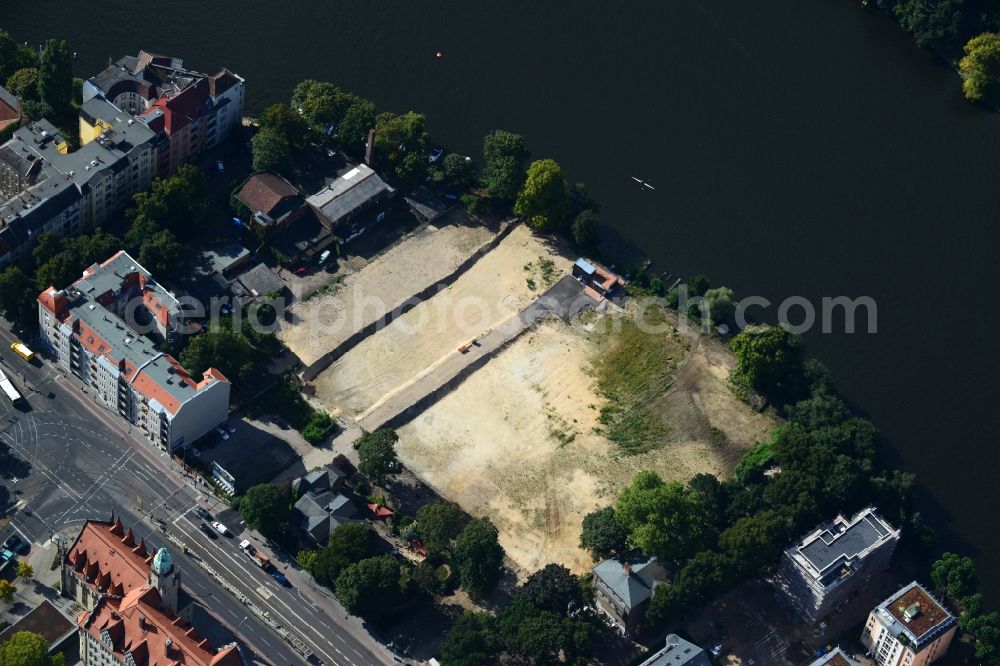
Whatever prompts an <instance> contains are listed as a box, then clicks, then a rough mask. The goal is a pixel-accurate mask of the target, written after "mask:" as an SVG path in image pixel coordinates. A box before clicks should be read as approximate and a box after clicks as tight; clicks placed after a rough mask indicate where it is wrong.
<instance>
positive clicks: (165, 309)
mask: <svg viewBox="0 0 1000 666" xmlns="http://www.w3.org/2000/svg"><path fill="white" fill-rule="evenodd" d="M183 321H184V318H183V311H182V309H181V307H180V303H178V302H177V300H176V299H175V298H174V297H173V296H172V295H171V294H170V293H169V292H167V291H166V290H165V289H164V288H163V287H162V286H161V285H159V284H158V283H157V282H156V281H155V280H154V279H153V277H152V276H151V275H150V274H149V272H148V271H146V269H144V268H143V267H142V266H140V265H139V262H137V261H136V260H135V259H133V258H132V257H131V256H130V255H129V254H128V253H126V252H124V251H122V252H119V253H117V254H115V255H114V256H113V257H111V258H110V259H108V260H107V261H105V262H104V263H103V264H94V265H93V266H91V267H90V268H88V269H87V270H86V271H84V274H83V277H81V278H80V279H79V280H77V281H76V282H74V283H73V284H72V285H71V286H70V287H68V288H66V289H56V288H55V287H54V286H53V287H50V288H49V289H46V290H45V291H44V292H42V293H41V294H40V295H39V296H38V325H39V339H40V341H41V346H42V348H43V349H44V350H45V351H46V352H48V353H50V354H52V355H53V356H54V357H55V358H56V361H57V362H58V363H59V364H60V365H61V366H62V367H63V369H64V370H66V371H67V372H72V373H73V374H75V375H76V376H77V377H79V378H80V379H82V380H83V381H84V382H86V383H87V384H88V385H89V386H90V387H91V388H92V389H93V391H94V397H95V398H96V399H98V400H100V401H101V402H102V403H104V405H105V406H107V407H108V409H110V410H112V411H115V412H117V413H118V414H119V415H120V416H121V417H122V418H123V419H125V420H126V421H128V422H129V423H131V424H133V425H135V426H138V427H139V428H140V429H141V430H142V431H143V432H144V433H145V435H146V438H147V439H149V441H150V442H151V443H153V444H155V445H156V446H158V447H159V448H161V449H162V450H164V451H169V452H173V451H175V450H176V449H178V448H180V447H184V446H188V445H190V444H191V443H192V442H194V441H195V440H197V439H198V438H199V437H201V436H202V435H204V434H205V433H207V432H208V431H209V430H211V429H212V428H214V427H215V426H217V425H219V424H220V423H222V422H223V421H225V420H226V417H227V416H228V412H229V389H230V385H229V381H228V380H227V379H226V378H225V377H224V376H223V375H222V373H220V372H219V371H218V370H216V369H214V368H210V369H208V370H207V371H206V372H205V374H204V377H203V378H202V379H201V381H195V380H194V379H193V378H192V377H191V375H190V373H188V371H187V370H185V369H184V368H183V367H182V366H181V364H180V363H178V362H177V360H176V359H174V358H173V357H172V356H170V355H169V354H164V353H162V352H160V351H159V350H158V349H157V348H156V345H155V343H154V341H155V342H161V341H164V340H167V341H169V340H171V339H172V338H173V337H174V336H175V335H178V334H179V331H180V330H181V326H182V325H183Z"/></svg>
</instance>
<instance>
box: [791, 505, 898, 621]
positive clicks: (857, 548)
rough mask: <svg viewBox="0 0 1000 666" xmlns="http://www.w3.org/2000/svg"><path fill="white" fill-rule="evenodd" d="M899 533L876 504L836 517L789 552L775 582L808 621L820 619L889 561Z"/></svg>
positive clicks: (883, 567)
mask: <svg viewBox="0 0 1000 666" xmlns="http://www.w3.org/2000/svg"><path fill="white" fill-rule="evenodd" d="M899 534H900V533H899V530H897V529H895V528H893V527H892V525H890V524H889V523H888V522H886V521H885V520H884V519H883V518H882V517H880V516H879V515H878V513H876V511H875V508H874V507H868V508H867V509H864V510H863V511H860V512H858V513H857V514H855V515H854V516H853V517H852V518H845V517H844V516H837V517H836V518H834V519H833V520H831V521H830V522H828V523H824V524H822V525H820V526H819V527H817V528H816V529H815V530H813V531H812V532H811V533H809V534H808V535H806V536H805V537H804V538H803V539H802V540H801V541H799V542H798V543H797V544H795V545H794V546H792V547H790V548H788V549H786V550H785V552H784V554H783V555H782V558H781V564H780V565H779V567H778V574H777V576H776V578H775V584H776V585H777V587H778V589H779V590H781V592H782V593H783V594H784V595H785V597H786V598H787V599H788V600H789V601H790V602H791V604H792V605H793V606H794V607H795V608H796V609H797V610H798V611H799V613H800V614H801V615H802V616H803V619H804V620H805V621H806V622H815V621H816V620H819V619H820V618H822V617H824V616H825V615H828V614H829V613H831V612H833V611H834V610H836V609H837V608H838V607H839V606H841V605H843V604H845V603H847V602H848V601H849V600H850V599H851V597H852V596H853V595H854V594H855V593H856V592H857V591H858V590H860V589H861V588H862V587H863V586H864V585H866V584H867V583H868V582H869V581H871V579H872V577H873V576H874V575H875V574H877V573H878V572H880V571H882V570H884V569H885V568H886V567H887V566H888V565H889V560H890V559H892V554H893V552H894V551H895V549H896V544H897V543H898V542H899Z"/></svg>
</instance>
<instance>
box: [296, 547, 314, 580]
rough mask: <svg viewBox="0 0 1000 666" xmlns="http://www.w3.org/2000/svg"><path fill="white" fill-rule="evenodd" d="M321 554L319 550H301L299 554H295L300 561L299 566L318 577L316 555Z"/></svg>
mask: <svg viewBox="0 0 1000 666" xmlns="http://www.w3.org/2000/svg"><path fill="white" fill-rule="evenodd" d="M318 555H319V551H318V550H300V551H299V554H298V555H296V556H295V559H296V560H297V561H298V563H299V566H300V567H302V568H303V569H305V570H306V571H308V572H309V573H311V574H313V578H315V577H316V572H315V571H314V569H315V568H316V557H317V556H318Z"/></svg>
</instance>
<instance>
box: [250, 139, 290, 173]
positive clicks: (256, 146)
mask: <svg viewBox="0 0 1000 666" xmlns="http://www.w3.org/2000/svg"><path fill="white" fill-rule="evenodd" d="M250 149H251V152H252V153H253V170H254V171H258V172H259V171H277V172H278V173H287V172H288V170H289V169H291V166H292V147H291V144H290V143H289V142H288V138H287V137H286V136H285V135H284V134H282V133H281V132H278V131H276V130H273V129H262V130H261V131H259V132H257V134H255V135H254V137H253V138H252V139H250Z"/></svg>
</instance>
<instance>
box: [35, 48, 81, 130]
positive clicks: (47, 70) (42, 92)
mask: <svg viewBox="0 0 1000 666" xmlns="http://www.w3.org/2000/svg"><path fill="white" fill-rule="evenodd" d="M38 99H39V100H40V101H41V102H42V104H47V105H48V106H49V107H50V108H51V109H52V110H53V111H54V112H55V113H56V115H59V116H62V115H64V114H66V113H67V112H68V111H69V110H70V107H71V103H72V101H73V62H72V54H71V52H70V50H69V45H68V44H66V40H55V39H49V40H47V41H46V42H45V46H44V47H43V48H42V56H41V64H40V65H39V68H38Z"/></svg>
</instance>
